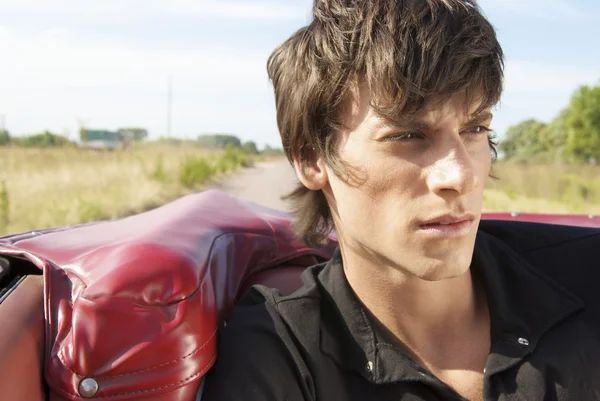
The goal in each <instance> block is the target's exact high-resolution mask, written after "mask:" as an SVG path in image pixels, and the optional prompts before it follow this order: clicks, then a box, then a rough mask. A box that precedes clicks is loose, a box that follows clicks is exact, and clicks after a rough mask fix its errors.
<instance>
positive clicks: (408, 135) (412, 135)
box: [384, 132, 423, 141]
mask: <svg viewBox="0 0 600 401" xmlns="http://www.w3.org/2000/svg"><path fill="white" fill-rule="evenodd" d="M413 139H423V135H421V134H420V133H418V132H403V133H401V134H394V135H389V136H386V137H385V138H384V140H385V141H410V140H413Z"/></svg>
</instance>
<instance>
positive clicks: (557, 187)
mask: <svg viewBox="0 0 600 401" xmlns="http://www.w3.org/2000/svg"><path fill="white" fill-rule="evenodd" d="M494 174H495V175H496V176H497V177H498V178H499V179H498V180H489V181H488V185H487V188H486V191H485V193H484V210H486V211H501V212H507V211H509V212H522V213H568V214H600V166H567V165H561V164H553V165H527V164H516V163H498V164H496V165H495V167H494Z"/></svg>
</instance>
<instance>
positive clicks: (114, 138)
mask: <svg viewBox="0 0 600 401" xmlns="http://www.w3.org/2000/svg"><path fill="white" fill-rule="evenodd" d="M147 136H148V132H147V131H146V130H145V129H143V128H123V129H120V130H118V131H108V130H91V129H81V131H80V139H81V145H80V146H81V147H82V148H86V149H97V150H116V149H127V148H128V147H129V144H130V143H131V142H132V141H141V140H143V139H145V138H146V137H147Z"/></svg>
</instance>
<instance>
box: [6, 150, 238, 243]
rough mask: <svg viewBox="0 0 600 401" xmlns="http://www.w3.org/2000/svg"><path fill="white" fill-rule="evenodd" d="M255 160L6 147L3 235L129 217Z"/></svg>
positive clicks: (200, 153) (232, 154) (229, 154)
mask: <svg viewBox="0 0 600 401" xmlns="http://www.w3.org/2000/svg"><path fill="white" fill-rule="evenodd" d="M247 163H249V157H248V156H247V155H244V154H242V153H241V152H238V151H221V152H209V151H206V150H203V149H201V148H194V147H190V146H187V147H176V146H170V145H155V146H144V147H139V148H136V149H130V150H128V151H116V152H94V151H86V150H80V149H75V148H66V149H29V148H19V147H0V233H13V232H21V231H26V230H32V229H41V228H45V227H54V226H62V225H70V224H78V223H85V222H90V221H95V220H100V219H107V218H115V217H122V216H125V215H128V214H132V213H138V212H141V211H144V210H148V209H150V208H153V207H156V206H159V205H161V204H163V203H165V202H168V201H171V200H173V199H176V198H178V197H180V196H183V195H185V194H187V193H191V192H195V191H197V190H199V189H200V188H202V185H203V184H204V183H205V182H206V181H207V180H209V179H212V178H218V176H219V175H220V174H227V173H229V172H231V171H233V170H235V169H236V168H237V167H240V166H242V165H245V164H247Z"/></svg>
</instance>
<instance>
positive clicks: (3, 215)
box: [0, 181, 10, 228]
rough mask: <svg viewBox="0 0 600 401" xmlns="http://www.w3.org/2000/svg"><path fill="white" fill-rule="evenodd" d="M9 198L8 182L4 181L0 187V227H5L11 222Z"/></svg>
mask: <svg viewBox="0 0 600 401" xmlns="http://www.w3.org/2000/svg"><path fill="white" fill-rule="evenodd" d="M9 206H10V203H9V198H8V190H7V189H6V182H5V181H2V186H1V187H0V227H2V228H5V227H6V226H7V225H8V223H9V220H10V219H9Z"/></svg>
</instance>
